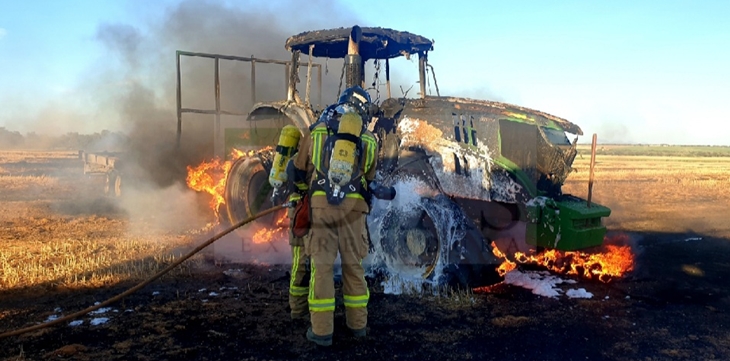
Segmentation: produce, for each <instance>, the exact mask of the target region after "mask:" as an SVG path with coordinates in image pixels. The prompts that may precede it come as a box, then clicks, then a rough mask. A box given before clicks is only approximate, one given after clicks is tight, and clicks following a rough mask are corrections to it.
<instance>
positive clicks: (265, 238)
mask: <svg viewBox="0 0 730 361" xmlns="http://www.w3.org/2000/svg"><path fill="white" fill-rule="evenodd" d="M288 221H289V218H288V217H287V214H286V211H282V212H279V213H278V217H277V218H276V220H275V221H274V225H273V226H271V227H263V228H261V229H259V230H258V231H256V233H254V235H253V238H252V239H251V241H252V242H253V243H255V244H261V243H267V242H271V241H272V240H275V239H279V238H282V237H284V236H285V235H286V233H287V226H288V224H289V222H288Z"/></svg>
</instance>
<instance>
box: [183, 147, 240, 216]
mask: <svg viewBox="0 0 730 361" xmlns="http://www.w3.org/2000/svg"><path fill="white" fill-rule="evenodd" d="M253 154H254V152H253V151H251V152H248V153H246V152H244V151H241V150H238V149H235V148H234V149H233V150H232V151H231V160H227V161H222V160H221V159H220V158H213V159H211V160H210V161H208V162H205V161H204V162H202V163H200V164H199V165H198V166H196V167H191V166H187V170H188V176H187V178H186V182H187V185H188V187H190V188H191V189H193V190H195V191H198V192H206V193H208V194H210V195H211V196H212V199H211V200H210V208H211V209H213V211H214V212H215V216H216V218H218V214H219V209H220V206H221V205H222V204H225V203H226V199H225V197H223V192H224V191H225V189H226V179H227V178H228V172H229V171H230V170H231V166H232V165H233V161H235V160H236V159H238V158H241V157H243V156H247V155H248V156H251V155H253Z"/></svg>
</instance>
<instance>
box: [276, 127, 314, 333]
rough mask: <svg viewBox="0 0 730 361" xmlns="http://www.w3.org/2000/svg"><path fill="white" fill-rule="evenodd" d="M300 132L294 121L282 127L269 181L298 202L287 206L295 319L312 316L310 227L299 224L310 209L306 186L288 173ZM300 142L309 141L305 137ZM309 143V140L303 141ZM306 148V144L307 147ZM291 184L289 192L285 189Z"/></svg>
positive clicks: (293, 201) (304, 145) (291, 289)
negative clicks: (306, 245) (309, 301)
mask: <svg viewBox="0 0 730 361" xmlns="http://www.w3.org/2000/svg"><path fill="white" fill-rule="evenodd" d="M300 137H301V133H300V132H299V129H297V128H296V127H295V126H293V125H286V126H284V127H283V128H282V130H281V134H280V135H279V142H278V144H277V145H276V153H275V154H274V161H273V162H272V167H271V172H270V173H269V184H271V186H272V187H273V188H274V192H275V193H274V197H275V198H276V197H277V196H278V193H284V194H286V193H288V194H289V197H288V201H289V202H290V203H292V204H296V206H295V207H290V208H289V209H288V210H287V216H288V217H289V245H290V246H291V254H292V266H291V274H290V279H289V307H290V308H291V313H290V317H291V319H292V320H298V319H306V318H307V317H308V316H309V308H308V304H307V295H308V294H309V278H310V275H309V272H310V271H309V257H308V256H307V254H306V252H305V250H304V238H305V237H306V236H307V229H302V228H301V227H297V221H296V220H297V215H300V216H301V214H300V212H302V211H303V210H305V211H306V210H307V208H308V206H307V205H305V204H304V203H305V202H304V201H303V200H302V193H306V188H305V189H303V190H302V191H300V190H299V189H297V188H296V187H295V185H294V183H293V182H291V181H290V177H289V176H288V174H289V173H290V172H288V170H289V169H291V163H292V159H291V158H292V157H293V156H294V155H295V154H296V153H297V149H298V147H299V145H300ZM301 143H306V141H302V142H301ZM302 147H306V144H302ZM304 149H306V148H304ZM285 188H288V192H287V191H285V190H284V189H285Z"/></svg>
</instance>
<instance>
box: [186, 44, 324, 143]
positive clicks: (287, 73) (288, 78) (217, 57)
mask: <svg viewBox="0 0 730 361" xmlns="http://www.w3.org/2000/svg"><path fill="white" fill-rule="evenodd" d="M297 55H299V53H298V52H297ZM183 56H190V57H200V58H208V59H213V60H214V91H215V94H214V96H215V108H214V109H195V108H183V106H182V85H181V75H180V59H181V57H183ZM176 58H177V59H176V68H177V69H176V78H177V80H176V82H177V86H176V87H177V147H178V148H179V147H180V139H181V137H182V114H183V113H196V114H211V115H215V120H214V125H213V127H214V128H213V132H214V134H215V139H214V142H216V144H217V142H218V135H219V134H220V130H221V129H220V121H221V115H233V116H248V114H242V113H237V112H231V111H227V110H222V109H221V87H220V61H221V60H232V61H241V62H249V63H251V89H252V91H251V101H252V104H253V105H255V104H256V63H263V64H279V65H283V66H284V84H285V86H286V89H287V93H290V88H291V87H292V86H293V87H296V85H294V84H291V82H292V73H298V72H295V71H291V70H294V69H290V68H291V67H292V64H293V63H296V65H297V67H302V66H304V67H307V68H308V69H309V71H308V72H307V74H308V75H309V74H311V67H316V68H317V83H318V86H317V92H318V93H317V96H318V101H319V104H321V103H322V65H321V64H317V63H312V62H311V58H310V62H309V63H305V64H302V63H300V62H299V60H298V59H294V58H292V60H291V61H284V60H274V59H262V58H254V57H243V56H232V55H221V54H209V53H198V52H190V51H181V50H178V51H177V52H176ZM294 79H295V80H294V81H296V78H294ZM310 83H311V81H310V79H309V78H307V89H306V93H307V97H306V99H307V101H309V85H310ZM287 95H288V94H287ZM214 149H218V147H216V146H215V145H214Z"/></svg>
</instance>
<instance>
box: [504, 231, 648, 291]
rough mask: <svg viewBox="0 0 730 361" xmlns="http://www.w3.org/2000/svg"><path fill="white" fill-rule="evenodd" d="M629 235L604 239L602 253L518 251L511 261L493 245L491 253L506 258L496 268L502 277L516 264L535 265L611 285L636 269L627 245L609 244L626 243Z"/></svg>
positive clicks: (632, 255)
mask: <svg viewBox="0 0 730 361" xmlns="http://www.w3.org/2000/svg"><path fill="white" fill-rule="evenodd" d="M627 240H628V236H626V235H618V236H617V237H616V238H614V239H605V240H604V244H605V245H604V246H603V247H602V249H601V252H599V253H585V252H579V251H559V250H554V249H551V250H547V251H544V252H542V253H539V254H534V255H527V254H524V253H522V252H515V260H516V261H517V262H512V261H510V260H508V259H507V258H506V257H505V255H504V254H503V253H502V252H500V251H499V250H498V249H497V247H496V245H495V244H494V242H493V243H492V253H494V255H495V256H497V257H500V258H504V259H505V261H504V262H503V263H502V264H501V265H500V266H499V267H498V268H497V271H498V272H499V274H500V276H504V275H505V274H507V272H509V271H511V270H513V269H515V268H516V267H517V263H522V264H536V265H540V266H543V267H545V268H547V269H548V270H550V271H552V272H556V273H561V274H568V275H577V276H580V277H584V278H588V279H598V280H600V281H601V282H610V281H611V280H613V279H616V278H620V277H623V276H624V275H626V274H627V273H629V272H631V271H633V270H634V254H633V252H632V251H631V247H630V246H628V245H616V244H608V243H626V241H627Z"/></svg>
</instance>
